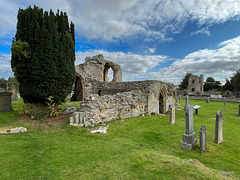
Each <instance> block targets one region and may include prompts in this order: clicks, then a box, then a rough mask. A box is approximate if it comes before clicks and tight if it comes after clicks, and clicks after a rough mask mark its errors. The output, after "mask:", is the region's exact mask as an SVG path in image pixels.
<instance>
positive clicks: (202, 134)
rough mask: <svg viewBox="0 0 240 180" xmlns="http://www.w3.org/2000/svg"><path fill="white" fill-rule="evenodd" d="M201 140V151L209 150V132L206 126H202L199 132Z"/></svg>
mask: <svg viewBox="0 0 240 180" xmlns="http://www.w3.org/2000/svg"><path fill="white" fill-rule="evenodd" d="M199 139H200V151H201V152H203V151H205V149H207V130H206V126H205V125H202V126H201V128H200V131H199Z"/></svg>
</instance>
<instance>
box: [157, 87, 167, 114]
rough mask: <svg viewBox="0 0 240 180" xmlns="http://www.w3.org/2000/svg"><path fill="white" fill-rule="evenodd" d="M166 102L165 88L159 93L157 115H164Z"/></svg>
mask: <svg viewBox="0 0 240 180" xmlns="http://www.w3.org/2000/svg"><path fill="white" fill-rule="evenodd" d="M166 100H167V90H166V88H165V87H162V88H161V89H160V91H159V98H158V103H159V114H166Z"/></svg>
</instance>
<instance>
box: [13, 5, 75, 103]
mask: <svg viewBox="0 0 240 180" xmlns="http://www.w3.org/2000/svg"><path fill="white" fill-rule="evenodd" d="M17 18H18V23H17V32H16V35H15V39H14V41H13V44H12V48H11V51H12V60H11V66H12V69H13V71H14V73H15V76H16V78H17V80H18V82H19V84H20V85H19V92H20V95H21V97H22V98H23V99H24V101H25V102H28V103H45V101H46V98H48V97H49V96H53V98H54V100H55V101H57V102H61V101H63V100H64V99H65V98H66V97H67V95H68V94H69V93H70V92H71V90H72V84H73V82H74V80H75V68H74V62H75V39H74V38H73V37H74V34H73V33H74V24H72V23H71V25H70V26H69V23H68V17H67V14H66V13H63V12H62V11H59V10H58V11H57V13H56V15H55V14H54V13H53V12H52V10H50V12H49V13H48V12H43V9H40V8H38V7H37V6H34V7H33V8H32V7H31V6H29V7H28V8H27V9H25V10H23V9H19V11H18V16H17Z"/></svg>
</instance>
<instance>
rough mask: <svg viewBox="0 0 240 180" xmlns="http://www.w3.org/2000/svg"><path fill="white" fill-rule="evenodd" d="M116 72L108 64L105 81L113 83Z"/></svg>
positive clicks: (104, 76)
mask: <svg viewBox="0 0 240 180" xmlns="http://www.w3.org/2000/svg"><path fill="white" fill-rule="evenodd" d="M113 76H114V71H113V69H112V67H111V66H109V65H108V64H106V65H105V69H104V71H103V81H105V82H111V81H113Z"/></svg>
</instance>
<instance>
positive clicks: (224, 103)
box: [223, 98, 226, 106]
mask: <svg viewBox="0 0 240 180" xmlns="http://www.w3.org/2000/svg"><path fill="white" fill-rule="evenodd" d="M223 105H224V106H225V105H226V99H225V98H224V99H223Z"/></svg>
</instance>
